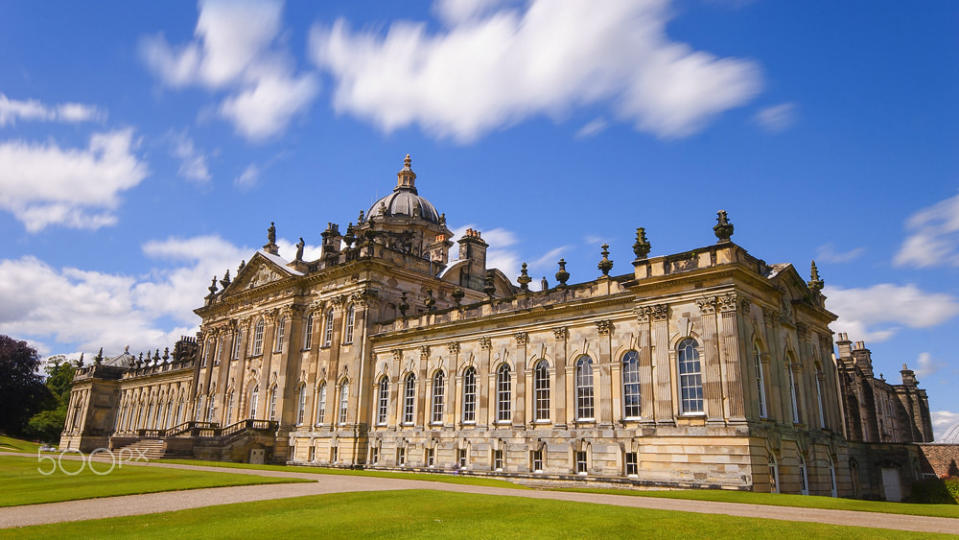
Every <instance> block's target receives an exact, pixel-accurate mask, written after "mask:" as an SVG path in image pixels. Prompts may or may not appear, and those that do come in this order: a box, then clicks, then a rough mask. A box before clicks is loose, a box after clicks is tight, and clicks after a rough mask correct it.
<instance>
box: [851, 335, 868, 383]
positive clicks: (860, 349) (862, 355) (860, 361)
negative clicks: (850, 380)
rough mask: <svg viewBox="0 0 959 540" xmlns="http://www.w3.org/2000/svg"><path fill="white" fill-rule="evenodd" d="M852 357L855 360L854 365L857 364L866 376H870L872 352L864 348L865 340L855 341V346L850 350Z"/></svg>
mask: <svg viewBox="0 0 959 540" xmlns="http://www.w3.org/2000/svg"><path fill="white" fill-rule="evenodd" d="M852 357H853V359H855V361H856V366H858V367H859V369H861V370H862V372H863V373H865V374H866V376H867V377H870V378H872V377H873V372H872V353H871V352H869V349H867V348H866V342H864V341H857V342H856V348H855V349H854V350H853V351H852Z"/></svg>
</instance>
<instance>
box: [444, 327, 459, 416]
mask: <svg viewBox="0 0 959 540" xmlns="http://www.w3.org/2000/svg"><path fill="white" fill-rule="evenodd" d="M447 349H448V350H449V352H450V362H449V369H447V371H446V381H447V384H446V388H447V390H446V403H445V404H444V409H443V419H444V420H443V424H444V425H446V426H455V425H456V423H457V422H458V421H459V419H460V418H462V416H461V412H460V407H461V405H460V399H459V396H460V395H462V394H461V392H459V391H458V389H459V388H460V387H461V386H462V380H463V378H462V377H461V376H460V364H459V356H460V344H459V342H457V341H454V342H451V343H448V344H447Z"/></svg>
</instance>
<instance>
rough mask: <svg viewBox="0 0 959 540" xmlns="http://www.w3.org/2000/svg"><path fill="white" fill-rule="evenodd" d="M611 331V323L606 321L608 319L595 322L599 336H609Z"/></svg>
mask: <svg viewBox="0 0 959 540" xmlns="http://www.w3.org/2000/svg"><path fill="white" fill-rule="evenodd" d="M612 329H613V322H612V321H610V320H608V319H604V320H602V321H596V330H597V331H598V332H599V335H601V336H608V335H609V332H610V331H611V330H612Z"/></svg>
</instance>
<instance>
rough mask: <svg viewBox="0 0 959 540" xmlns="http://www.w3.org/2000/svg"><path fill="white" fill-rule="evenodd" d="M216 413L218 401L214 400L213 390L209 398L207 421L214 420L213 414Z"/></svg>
mask: <svg viewBox="0 0 959 540" xmlns="http://www.w3.org/2000/svg"><path fill="white" fill-rule="evenodd" d="M215 414H216V402H215V401H213V392H212V391H211V392H210V397H209V398H207V411H206V421H207V422H212V421H213V416H214V415H215Z"/></svg>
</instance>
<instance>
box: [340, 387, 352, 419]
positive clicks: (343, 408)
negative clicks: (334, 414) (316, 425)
mask: <svg viewBox="0 0 959 540" xmlns="http://www.w3.org/2000/svg"><path fill="white" fill-rule="evenodd" d="M349 404H350V387H349V386H347V385H346V383H343V386H341V387H340V414H339V419H338V420H337V421H338V422H339V423H340V424H341V425H342V424H345V423H346V412H347V409H348V408H349Z"/></svg>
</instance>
